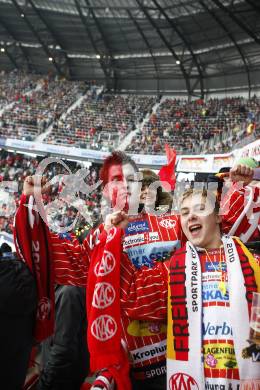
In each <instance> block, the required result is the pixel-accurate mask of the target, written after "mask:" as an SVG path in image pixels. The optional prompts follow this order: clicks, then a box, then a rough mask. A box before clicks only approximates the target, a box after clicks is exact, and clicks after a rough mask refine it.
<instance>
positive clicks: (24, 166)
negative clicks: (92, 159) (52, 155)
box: [0, 150, 101, 234]
mask: <svg viewBox="0 0 260 390" xmlns="http://www.w3.org/2000/svg"><path fill="white" fill-rule="evenodd" d="M42 159H43V157H30V156H25V155H22V154H15V153H10V152H6V151H4V150H2V151H1V152H0V185H1V183H2V187H1V188H0V193H1V205H0V207H1V208H0V231H5V232H7V233H10V234H11V233H12V226H13V218H14V213H15V209H16V207H17V205H18V202H19V198H20V195H21V193H22V187H23V182H24V179H25V177H27V176H30V175H33V174H35V171H36V169H37V167H38V165H39V163H40V161H42ZM66 165H67V166H68V167H69V169H70V170H71V172H72V173H76V172H77V171H78V170H79V169H80V168H82V166H81V165H80V164H79V163H76V162H72V161H66ZM98 169H99V168H98V166H97V165H95V164H93V165H92V166H91V167H90V168H89V172H88V175H87V177H86V179H85V183H86V184H87V185H89V186H92V185H93V184H95V183H96V182H97V180H98ZM46 172H47V174H46V176H47V180H48V181H50V180H51V179H52V178H53V177H54V176H57V175H60V174H64V175H66V174H68V171H67V170H66V169H65V168H64V167H63V166H62V165H61V164H58V163H55V164H50V165H49V166H48V169H47V170H46ZM3 182H12V183H17V190H16V189H13V188H10V187H6V186H7V184H4V185H3ZM62 188H64V184H63V183H62V182H60V181H56V183H55V184H53V185H52V186H51V190H50V191H49V192H48V194H43V202H44V203H45V204H49V203H50V202H53V201H54V200H56V199H58V197H59V192H60V191H62ZM80 199H82V201H83V202H84V203H85V208H86V212H87V215H88V216H89V220H90V221H91V224H92V225H94V224H95V223H96V221H97V220H98V218H99V216H100V201H101V190H100V188H97V189H96V190H94V191H93V192H91V195H90V196H86V195H85V194H84V193H81V194H80ZM77 215H78V209H77V208H76V207H73V206H71V205H69V204H68V203H66V202H64V204H63V205H61V207H60V208H59V209H58V210H57V211H56V213H55V215H53V218H54V223H55V224H58V226H60V227H61V228H62V227H66V226H69V225H71V224H72V223H73V222H74V221H75V218H76V216H77ZM85 224H86V222H85V220H84V218H83V217H82V215H79V216H78V218H77V224H76V225H75V228H74V230H78V231H79V232H80V231H81V229H82V227H84V225H85Z"/></svg>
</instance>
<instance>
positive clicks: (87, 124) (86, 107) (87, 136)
mask: <svg viewBox="0 0 260 390" xmlns="http://www.w3.org/2000/svg"><path fill="white" fill-rule="evenodd" d="M155 101H156V98H155V97H149V96H137V95H125V96H120V95H112V94H103V93H102V92H101V93H99V94H97V93H96V90H95V89H94V90H90V91H89V93H87V95H86V97H85V99H83V100H82V102H81V103H80V104H79V105H78V106H77V107H75V109H74V110H72V111H71V112H70V113H69V114H68V115H67V116H66V117H65V118H63V119H60V120H58V121H55V123H54V126H53V130H52V132H51V134H50V135H49V136H48V138H47V140H46V141H47V142H48V143H61V144H64V145H73V146H78V147H82V148H88V149H95V150H104V151H110V150H112V149H114V148H115V147H116V146H117V145H118V143H119V142H120V141H122V139H123V138H124V137H125V136H126V135H127V134H128V133H129V132H130V131H132V130H135V129H136V126H137V125H138V124H140V123H141V122H142V121H143V119H144V118H145V116H146V115H147V113H149V111H150V110H151V108H152V107H153V105H154V104H155Z"/></svg>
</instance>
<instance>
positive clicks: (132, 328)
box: [127, 320, 167, 337]
mask: <svg viewBox="0 0 260 390" xmlns="http://www.w3.org/2000/svg"><path fill="white" fill-rule="evenodd" d="M166 332H167V326H166V324H162V323H160V322H147V321H138V320H134V321H131V322H130V324H129V325H128V327H127V333H128V334H130V335H131V336H134V337H144V336H153V335H155V334H162V333H165V334H166Z"/></svg>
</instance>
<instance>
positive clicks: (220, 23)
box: [199, 0, 251, 98]
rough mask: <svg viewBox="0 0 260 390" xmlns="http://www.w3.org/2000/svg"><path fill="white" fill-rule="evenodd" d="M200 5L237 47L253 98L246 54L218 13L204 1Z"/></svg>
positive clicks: (249, 92)
mask: <svg viewBox="0 0 260 390" xmlns="http://www.w3.org/2000/svg"><path fill="white" fill-rule="evenodd" d="M199 2H200V4H201V5H202V7H203V8H204V9H205V11H207V12H208V13H209V14H210V15H211V16H212V18H213V19H215V21H216V22H217V23H218V24H219V26H220V27H221V28H222V29H223V30H224V31H225V32H226V33H227V35H228V36H229V39H230V40H231V41H232V42H233V44H234V46H235V47H236V49H237V51H238V53H239V54H240V57H241V59H242V61H243V63H244V67H245V71H246V74H247V82H248V97H249V98H250V96H251V79H250V69H249V66H248V63H247V60H246V58H245V56H244V53H243V51H242V49H241V48H240V46H239V44H238V43H237V41H236V39H235V38H234V36H233V34H232V33H231V31H230V30H229V29H228V27H227V25H226V24H225V23H224V22H222V20H221V18H219V17H218V16H217V15H216V13H215V12H214V11H213V10H212V9H210V8H209V7H208V6H207V5H206V4H205V3H204V1H203V0H199Z"/></svg>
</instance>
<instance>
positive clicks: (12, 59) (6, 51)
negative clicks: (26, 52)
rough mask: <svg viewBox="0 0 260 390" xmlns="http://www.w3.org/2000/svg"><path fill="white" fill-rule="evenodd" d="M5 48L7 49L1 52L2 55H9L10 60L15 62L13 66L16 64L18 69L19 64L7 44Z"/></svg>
mask: <svg viewBox="0 0 260 390" xmlns="http://www.w3.org/2000/svg"><path fill="white" fill-rule="evenodd" d="M3 48H4V49H5V51H4V52H1V55H4V54H6V55H7V57H8V58H9V60H10V62H11V63H12V64H13V66H14V67H15V68H16V69H19V66H18V64H17V62H16V60H15V59H14V57H13V56H12V54H11V53H10V52H9V50H8V48H7V46H6V45H5V46H3Z"/></svg>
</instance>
